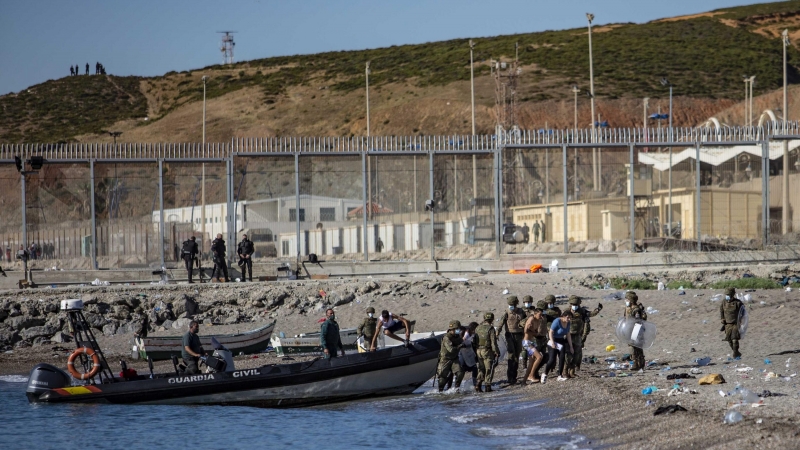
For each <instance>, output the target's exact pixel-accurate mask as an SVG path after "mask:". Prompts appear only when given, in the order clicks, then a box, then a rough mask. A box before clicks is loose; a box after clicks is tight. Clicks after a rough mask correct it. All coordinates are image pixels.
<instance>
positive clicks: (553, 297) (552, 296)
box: [544, 294, 556, 303]
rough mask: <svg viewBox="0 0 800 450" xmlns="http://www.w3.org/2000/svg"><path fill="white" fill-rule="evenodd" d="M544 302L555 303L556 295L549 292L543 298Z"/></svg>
mask: <svg viewBox="0 0 800 450" xmlns="http://www.w3.org/2000/svg"><path fill="white" fill-rule="evenodd" d="M544 302H545V303H555V302H556V296H555V295H553V294H550V295H548V296H547V297H545V298H544Z"/></svg>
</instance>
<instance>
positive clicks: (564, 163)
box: [561, 144, 578, 253]
mask: <svg viewBox="0 0 800 450" xmlns="http://www.w3.org/2000/svg"><path fill="white" fill-rule="evenodd" d="M561 159H562V165H561V166H562V169H563V171H564V253H569V236H568V235H567V227H569V224H568V223H567V200H568V198H567V183H568V177H567V145H566V144H564V145H562V146H561ZM577 175H578V174H577V173H576V174H575V176H576V177H577Z"/></svg>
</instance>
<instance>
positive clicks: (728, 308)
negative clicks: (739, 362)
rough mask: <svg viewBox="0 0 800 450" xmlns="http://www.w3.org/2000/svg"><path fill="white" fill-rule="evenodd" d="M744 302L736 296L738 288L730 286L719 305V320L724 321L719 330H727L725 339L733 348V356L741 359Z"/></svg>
mask: <svg viewBox="0 0 800 450" xmlns="http://www.w3.org/2000/svg"><path fill="white" fill-rule="evenodd" d="M742 308H744V304H743V303H742V301H741V300H739V299H738V298H736V289H734V288H732V287H729V288H727V289H725V301H724V302H722V304H721V305H719V320H720V321H721V322H722V328H721V329H720V330H719V331H724V332H725V339H723V340H725V341H728V345H730V346H731V350H733V358H734V359H739V358H741V357H742V354H741V353H739V338H740V335H739V314H740V312H741V309H742Z"/></svg>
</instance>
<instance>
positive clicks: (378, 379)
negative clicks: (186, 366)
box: [28, 337, 441, 407]
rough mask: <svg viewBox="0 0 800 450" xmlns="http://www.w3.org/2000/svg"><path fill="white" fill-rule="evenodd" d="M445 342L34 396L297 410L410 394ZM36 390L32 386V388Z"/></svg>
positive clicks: (55, 399) (424, 378)
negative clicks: (441, 344) (334, 403)
mask: <svg viewBox="0 0 800 450" xmlns="http://www.w3.org/2000/svg"><path fill="white" fill-rule="evenodd" d="M440 343H441V337H434V338H429V339H424V340H421V341H418V342H415V343H414V344H413V345H411V346H409V347H408V348H405V347H392V348H388V349H385V350H380V351H377V352H370V353H360V354H359V353H353V354H350V355H347V356H345V357H339V358H333V359H317V360H313V361H309V362H302V363H294V364H281V365H268V366H263V367H259V368H254V369H243V370H236V371H233V372H226V373H212V374H200V375H192V376H185V375H175V374H172V375H157V376H156V377H155V378H154V379H146V378H144V377H142V378H143V379H140V380H135V381H120V382H116V383H109V384H100V385H89V386H85V387H72V388H62V389H50V390H47V391H46V392H44V393H42V394H41V395H38V394H37V395H31V394H30V393H29V395H28V398H29V400H30V401H31V402H37V403H39V402H41V403H115V404H169V405H188V404H200V405H242V406H258V407H295V406H309V405H317V404H323V403H333V402H341V401H347V400H354V399H359V398H367V397H375V396H386V395H400V394H409V393H411V392H413V391H414V390H415V389H417V388H418V387H419V386H421V385H422V384H423V383H425V382H426V381H427V380H429V379H430V378H431V377H432V376H433V375H434V373H435V371H436V364H437V361H438V354H439V348H440ZM29 389H31V386H29Z"/></svg>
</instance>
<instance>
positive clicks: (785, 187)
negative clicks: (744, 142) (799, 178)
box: [781, 30, 789, 234]
mask: <svg viewBox="0 0 800 450" xmlns="http://www.w3.org/2000/svg"><path fill="white" fill-rule="evenodd" d="M781 38H782V40H783V130H782V134H787V133H786V120H787V117H788V116H789V102H788V98H787V96H786V46H787V45H789V30H783V33H781ZM781 182H782V183H781V184H782V186H781V187H782V189H781V204H782V205H783V207H782V208H781V233H782V234H787V233H788V232H789V141H786V140H784V141H783V177H781Z"/></svg>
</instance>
